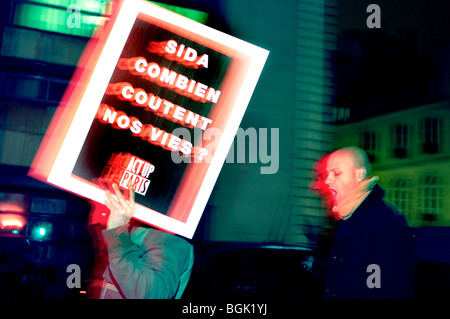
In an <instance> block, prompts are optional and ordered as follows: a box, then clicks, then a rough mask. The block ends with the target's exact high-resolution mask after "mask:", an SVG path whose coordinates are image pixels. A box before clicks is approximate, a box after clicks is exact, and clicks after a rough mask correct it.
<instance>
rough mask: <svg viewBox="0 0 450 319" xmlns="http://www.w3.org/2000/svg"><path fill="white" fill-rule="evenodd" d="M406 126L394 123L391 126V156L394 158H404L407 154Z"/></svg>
mask: <svg viewBox="0 0 450 319" xmlns="http://www.w3.org/2000/svg"><path fill="white" fill-rule="evenodd" d="M408 133H409V132H408V126H407V125H396V126H394V128H393V137H394V138H393V139H394V147H393V153H394V154H393V156H394V157H396V158H405V157H407V156H408Z"/></svg>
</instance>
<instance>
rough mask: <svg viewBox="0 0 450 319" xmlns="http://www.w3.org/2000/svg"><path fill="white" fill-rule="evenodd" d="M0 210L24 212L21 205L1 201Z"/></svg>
mask: <svg viewBox="0 0 450 319" xmlns="http://www.w3.org/2000/svg"><path fill="white" fill-rule="evenodd" d="M0 211H1V212H16V213H22V212H23V209H22V207H20V206H19V205H16V204H12V203H0Z"/></svg>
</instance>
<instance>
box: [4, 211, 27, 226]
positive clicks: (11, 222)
mask: <svg viewBox="0 0 450 319" xmlns="http://www.w3.org/2000/svg"><path fill="white" fill-rule="evenodd" d="M0 220H1V225H2V227H12V228H22V227H23V226H24V225H25V217H23V216H21V215H16V214H1V215H0Z"/></svg>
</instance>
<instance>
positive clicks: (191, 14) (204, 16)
mask: <svg viewBox="0 0 450 319" xmlns="http://www.w3.org/2000/svg"><path fill="white" fill-rule="evenodd" d="M149 2H151V3H154V4H156V5H158V6H160V7H163V8H166V9H167V10H170V11H172V12H175V13H178V14H179V15H182V16H185V17H186V18H189V19H192V20H194V21H197V22H200V23H203V24H205V23H206V21H207V20H208V13H206V12H203V11H199V10H194V9H189V8H183V7H178V6H174V5H170V4H165V3H160V2H155V1H149Z"/></svg>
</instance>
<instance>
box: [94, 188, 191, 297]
mask: <svg viewBox="0 0 450 319" xmlns="http://www.w3.org/2000/svg"><path fill="white" fill-rule="evenodd" d="M112 188H113V191H114V195H115V196H114V195H113V194H112V193H111V192H110V191H106V197H107V200H106V201H105V205H106V207H107V208H108V209H109V211H110V215H109V217H108V220H107V223H106V229H103V230H102V236H103V240H104V243H105V245H106V250H107V255H108V256H107V258H108V260H107V266H106V270H105V272H104V273H103V278H104V282H103V285H102V289H101V292H100V296H99V298H100V299H125V298H126V299H171V298H176V299H178V298H181V296H182V294H183V292H184V290H185V288H186V286H187V283H188V281H189V278H190V275H191V271H192V266H193V255H194V254H193V248H192V245H191V244H190V243H189V242H188V241H187V240H185V239H183V238H181V237H178V236H175V235H172V234H169V233H167V232H165V231H162V230H159V229H156V228H153V227H151V226H150V225H146V224H143V223H140V222H138V221H135V220H132V219H131V217H132V216H133V214H134V211H135V201H134V189H133V186H132V185H131V183H129V184H128V189H129V192H128V200H127V199H126V198H125V196H124V194H122V192H121V191H120V189H119V187H118V186H117V184H113V185H112Z"/></svg>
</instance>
